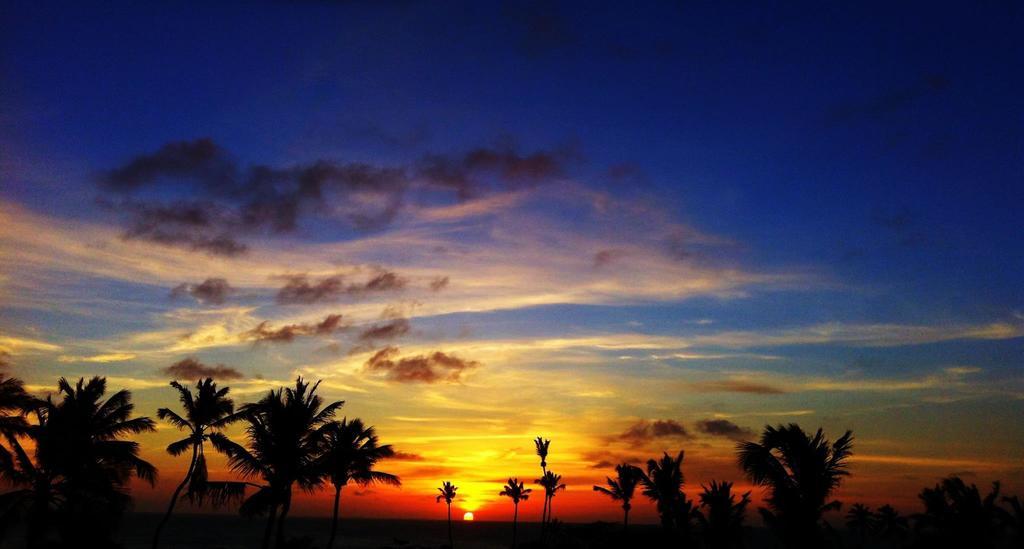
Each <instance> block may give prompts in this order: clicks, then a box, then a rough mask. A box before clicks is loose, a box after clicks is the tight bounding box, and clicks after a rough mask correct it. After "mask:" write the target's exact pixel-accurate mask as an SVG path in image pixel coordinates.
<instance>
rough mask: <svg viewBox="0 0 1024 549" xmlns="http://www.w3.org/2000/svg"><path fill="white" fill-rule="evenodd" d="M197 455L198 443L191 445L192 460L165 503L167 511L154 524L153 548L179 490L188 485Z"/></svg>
mask: <svg viewBox="0 0 1024 549" xmlns="http://www.w3.org/2000/svg"><path fill="white" fill-rule="evenodd" d="M198 455H199V445H198V444H193V445H192V461H190V462H189V464H188V471H186V472H185V478H183V479H182V480H181V484H179V485H178V487H177V488H175V489H174V493H172V494H171V503H170V504H168V505H167V512H166V513H164V518H162V519H160V524H157V525H156V532H155V533H154V534H153V549H157V545H158V544H159V543H160V532H161V531H163V529H164V526H165V525H167V521H169V520H171V514H172V513H174V506H175V505H176V504H177V503H178V496H180V495H181V491H182V490H184V489H185V486H186V485H188V481H189V480H190V479H191V478H192V473H194V472H195V470H196V457H197V456H198Z"/></svg>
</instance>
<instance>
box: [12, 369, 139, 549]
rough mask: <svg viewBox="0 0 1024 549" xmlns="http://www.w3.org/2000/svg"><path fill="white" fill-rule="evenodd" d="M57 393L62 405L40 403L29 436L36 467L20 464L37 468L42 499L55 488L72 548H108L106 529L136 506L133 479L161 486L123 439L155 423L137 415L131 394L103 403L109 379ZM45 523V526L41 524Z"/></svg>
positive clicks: (65, 385)
mask: <svg viewBox="0 0 1024 549" xmlns="http://www.w3.org/2000/svg"><path fill="white" fill-rule="evenodd" d="M58 388H59V389H58V394H59V395H60V397H61V399H60V400H59V401H54V399H53V397H52V396H50V397H47V399H46V400H45V401H43V402H41V404H40V408H39V410H38V411H37V423H36V424H35V425H31V426H29V427H28V428H27V430H26V434H27V435H28V436H29V438H30V439H31V440H32V441H33V442H34V443H35V465H34V466H30V463H29V460H28V459H27V456H25V457H23V458H22V459H20V461H22V468H23V470H24V471H25V472H26V473H28V472H30V471H31V470H32V469H35V472H36V475H37V477H36V479H35V482H36V484H37V491H36V494H37V495H38V496H40V498H39V499H44V498H46V497H49V496H48V495H44V490H49V489H50V487H53V488H54V489H55V491H56V495H57V498H56V499H57V500H58V502H59V504H60V516H61V517H62V519H63V520H62V523H61V525H60V528H59V529H58V530H59V532H60V535H61V537H62V538H63V539H64V540H65V542H67V543H71V542H72V540H74V542H73V543H74V544H75V545H77V546H83V547H84V546H97V545H102V544H103V539H104V537H105V535H106V534H107V531H106V527H108V526H110V525H111V523H112V521H113V520H115V519H116V518H117V517H118V516H119V515H120V513H121V512H122V511H123V510H124V509H125V507H126V506H127V505H128V503H129V502H130V500H131V498H130V496H129V495H128V483H129V481H130V480H131V478H132V477H137V478H140V479H142V480H144V481H146V482H148V483H150V484H155V482H156V468H155V467H153V465H152V464H150V463H149V462H147V461H145V460H143V459H141V458H140V457H139V444H138V443H137V442H134V441H131V440H124V439H123V437H124V436H125V435H132V434H139V433H143V432H148V431H153V430H154V422H153V420H151V419H150V418H148V417H132V412H133V411H134V405H133V404H132V401H131V393H130V392H128V391H125V390H122V391H118V392H116V393H114V394H113V395H111V396H110V398H107V399H106V400H103V396H104V394H105V393H106V388H107V382H106V379H105V378H102V377H93V378H92V379H90V380H89V381H88V382H85V380H84V379H79V380H78V383H77V384H76V385H75V386H72V385H71V384H70V383H68V381H67V380H66V379H64V378H61V379H60V381H59V383H58ZM21 453H22V454H24V452H21ZM36 503H37V507H36V510H38V511H40V512H41V513H45V511H46V506H44V505H43V502H42V501H38V500H37V501H36ZM36 520H38V521H42V519H40V518H38V517H37V518H36ZM41 524H45V522H37V524H36V526H40V525H41Z"/></svg>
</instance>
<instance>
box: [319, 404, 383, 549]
mask: <svg viewBox="0 0 1024 549" xmlns="http://www.w3.org/2000/svg"><path fill="white" fill-rule="evenodd" d="M393 455H395V451H394V450H393V449H392V448H391V445H390V444H384V445H381V444H380V441H379V440H378V439H377V434H376V432H375V431H374V429H373V427H367V426H365V425H363V422H362V420H360V419H358V418H357V419H353V420H352V421H348V418H345V419H343V420H341V422H340V423H333V424H331V426H330V428H329V429H327V431H326V432H325V433H324V440H323V450H322V452H321V454H320V456H319V458H318V463H317V467H319V468H320V469H321V470H322V471H323V474H324V476H326V477H327V478H328V480H329V481H330V483H331V486H333V487H334V510H333V512H332V514H331V518H332V520H331V537H330V538H328V540H327V549H331V548H332V547H333V546H334V539H335V537H336V535H337V532H338V504H339V502H340V501H341V490H342V489H343V488H344V487H345V486H347V485H348V483H349V482H354V483H356V484H358V485H360V486H366V485H369V484H375V483H381V484H388V485H391V486H401V485H402V481H401V480H400V479H399V478H398V477H397V476H395V475H392V474H390V473H382V472H380V471H374V470H373V468H374V467H375V466H376V465H377V462H378V461H380V460H382V459H385V458H389V457H391V456H393Z"/></svg>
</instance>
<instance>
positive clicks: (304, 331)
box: [242, 314, 347, 343]
mask: <svg viewBox="0 0 1024 549" xmlns="http://www.w3.org/2000/svg"><path fill="white" fill-rule="evenodd" d="M346 328H347V326H345V325H343V324H342V323H341V315H340V314H332V315H327V317H325V318H324V319H323V320H321V321H320V322H317V323H306V324H288V325H286V326H281V327H280V328H273V327H271V325H270V322H269V321H267V320H264V321H263V322H260V324H259V326H256V327H255V328H253V329H252V330H249V331H247V332H245V333H243V334H242V339H251V340H253V341H255V342H256V343H260V342H263V341H266V342H270V343H291V342H292V341H294V340H295V338H297V337H302V336H314V335H316V336H321V335H330V334H333V333H336V332H339V331H341V330H344V329H346Z"/></svg>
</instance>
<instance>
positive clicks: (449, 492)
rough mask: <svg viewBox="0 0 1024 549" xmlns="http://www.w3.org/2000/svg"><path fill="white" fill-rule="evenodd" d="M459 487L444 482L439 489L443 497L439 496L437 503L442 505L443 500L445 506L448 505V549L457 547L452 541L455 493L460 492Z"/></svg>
mask: <svg viewBox="0 0 1024 549" xmlns="http://www.w3.org/2000/svg"><path fill="white" fill-rule="evenodd" d="M458 489H459V487H458V486H455V485H454V484H452V483H450V482H448V481H447V480H446V481H444V484H442V485H441V487H440V488H438V491H439V492H441V495H439V496H437V503H441V500H442V499H443V500H444V502H445V504H447V505H448V547H455V542H454V541H453V540H452V500H454V499H455V492H456V491H458Z"/></svg>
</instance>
